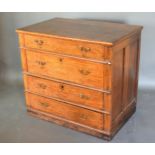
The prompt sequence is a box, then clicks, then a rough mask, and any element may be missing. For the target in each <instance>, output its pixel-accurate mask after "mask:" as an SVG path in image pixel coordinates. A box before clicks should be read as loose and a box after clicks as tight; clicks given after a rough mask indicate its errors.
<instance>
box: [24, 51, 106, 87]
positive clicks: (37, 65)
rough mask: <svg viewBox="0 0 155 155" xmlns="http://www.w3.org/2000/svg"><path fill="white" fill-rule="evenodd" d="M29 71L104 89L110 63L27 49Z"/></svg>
mask: <svg viewBox="0 0 155 155" xmlns="http://www.w3.org/2000/svg"><path fill="white" fill-rule="evenodd" d="M27 66H28V71H29V72H31V73H34V74H35V73H36V74H40V75H45V76H48V77H52V78H56V79H62V80H65V81H70V82H74V83H77V84H82V85H86V86H90V87H95V88H99V89H102V88H103V87H106V85H107V81H106V80H107V78H108V74H107V73H108V67H107V66H108V65H105V64H100V63H94V62H89V61H85V60H79V59H74V58H68V57H62V56H58V55H53V54H47V53H39V52H34V51H27Z"/></svg>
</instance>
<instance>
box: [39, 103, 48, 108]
mask: <svg viewBox="0 0 155 155" xmlns="http://www.w3.org/2000/svg"><path fill="white" fill-rule="evenodd" d="M40 105H41V106H43V107H46V108H47V107H49V104H48V103H46V102H40Z"/></svg>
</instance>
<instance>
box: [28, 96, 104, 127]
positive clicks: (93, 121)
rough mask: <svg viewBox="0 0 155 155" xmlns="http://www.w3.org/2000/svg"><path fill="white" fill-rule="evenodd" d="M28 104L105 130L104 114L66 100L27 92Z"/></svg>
mask: <svg viewBox="0 0 155 155" xmlns="http://www.w3.org/2000/svg"><path fill="white" fill-rule="evenodd" d="M26 101H27V105H28V106H29V107H31V108H34V109H37V110H40V111H43V112H47V113H50V114H53V115H55V116H58V117H62V118H65V119H68V120H70V121H74V122H76V123H80V124H83V125H87V126H89V127H93V128H95V129H101V130H103V121H104V115H103V114H101V113H97V112H94V111H90V110H87V109H83V108H80V107H76V106H73V105H70V104H66V103H64V102H59V101H56V100H53V99H48V98H45V97H41V96H37V95H34V94H31V93H26Z"/></svg>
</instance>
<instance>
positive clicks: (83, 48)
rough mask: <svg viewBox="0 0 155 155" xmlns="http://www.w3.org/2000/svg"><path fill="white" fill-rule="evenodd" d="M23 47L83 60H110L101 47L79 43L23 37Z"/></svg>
mask: <svg viewBox="0 0 155 155" xmlns="http://www.w3.org/2000/svg"><path fill="white" fill-rule="evenodd" d="M25 46H26V47H27V48H34V49H40V50H46V51H51V52H57V53H62V54H69V55H73V56H79V57H85V58H92V59H99V60H109V59H110V58H109V57H110V55H109V53H108V51H106V48H105V47H104V46H103V45H100V44H93V43H85V42H81V41H71V40H63V39H56V38H47V37H42V36H33V35H25Z"/></svg>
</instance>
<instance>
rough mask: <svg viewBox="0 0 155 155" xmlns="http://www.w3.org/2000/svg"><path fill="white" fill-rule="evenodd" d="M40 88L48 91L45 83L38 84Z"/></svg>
mask: <svg viewBox="0 0 155 155" xmlns="http://www.w3.org/2000/svg"><path fill="white" fill-rule="evenodd" d="M38 86H39V87H40V88H42V89H46V87H47V86H46V85H45V84H43V83H38Z"/></svg>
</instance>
